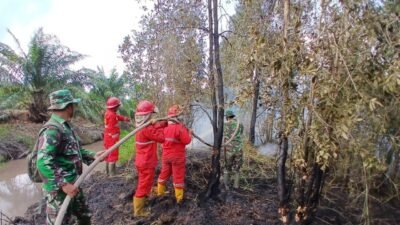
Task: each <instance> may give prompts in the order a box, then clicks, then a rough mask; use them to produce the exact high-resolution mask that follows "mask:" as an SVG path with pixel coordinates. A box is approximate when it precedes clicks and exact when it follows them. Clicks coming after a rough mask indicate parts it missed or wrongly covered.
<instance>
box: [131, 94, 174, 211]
mask: <svg viewBox="0 0 400 225" xmlns="http://www.w3.org/2000/svg"><path fill="white" fill-rule="evenodd" d="M153 113H158V109H157V107H156V106H155V105H154V104H153V103H151V102H149V101H146V100H144V101H141V102H139V104H138V106H137V108H136V112H135V121H136V127H138V126H140V125H142V124H143V123H146V122H147V121H149V120H152V118H151V117H152V114H153ZM167 125H168V124H167V121H161V122H157V123H155V122H152V124H151V125H149V126H147V127H145V128H143V129H142V130H140V131H138V132H137V134H136V137H135V140H136V143H135V146H136V156H135V166H136V169H137V172H138V177H139V178H138V179H139V180H138V184H137V187H136V192H135V196H134V197H133V213H134V216H148V214H149V213H148V212H146V211H145V210H144V205H145V201H146V197H147V196H149V194H150V192H151V188H152V187H153V180H154V175H155V170H156V167H157V163H158V159H157V142H158V143H163V142H164V128H165V127H166V126H167Z"/></svg>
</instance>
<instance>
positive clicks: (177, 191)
mask: <svg viewBox="0 0 400 225" xmlns="http://www.w3.org/2000/svg"><path fill="white" fill-rule="evenodd" d="M175 198H176V203H178V204H180V203H181V202H182V200H183V189H180V188H179V189H178V188H175Z"/></svg>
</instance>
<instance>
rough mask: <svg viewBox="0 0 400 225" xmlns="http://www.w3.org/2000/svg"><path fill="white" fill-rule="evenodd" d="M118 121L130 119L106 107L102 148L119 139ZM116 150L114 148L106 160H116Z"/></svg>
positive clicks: (113, 161)
mask: <svg viewBox="0 0 400 225" xmlns="http://www.w3.org/2000/svg"><path fill="white" fill-rule="evenodd" d="M118 121H130V119H129V118H128V117H124V116H121V115H119V114H117V112H116V111H115V110H113V109H107V111H106V113H105V114H104V143H103V144H104V148H105V149H108V148H110V147H111V146H113V145H114V144H115V143H117V142H118V141H119V135H120V128H119V124H118ZM118 151H119V149H118V148H117V149H115V150H114V151H113V152H111V153H110V154H109V155H108V156H107V158H105V161H106V162H109V163H115V162H116V161H118Z"/></svg>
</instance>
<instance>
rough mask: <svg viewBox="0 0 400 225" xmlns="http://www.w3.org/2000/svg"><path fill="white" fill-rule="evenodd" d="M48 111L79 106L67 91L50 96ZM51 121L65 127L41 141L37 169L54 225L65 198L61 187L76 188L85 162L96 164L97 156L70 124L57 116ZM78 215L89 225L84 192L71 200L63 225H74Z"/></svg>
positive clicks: (51, 130)
mask: <svg viewBox="0 0 400 225" xmlns="http://www.w3.org/2000/svg"><path fill="white" fill-rule="evenodd" d="M50 102H51V106H50V108H49V109H64V108H65V107H66V106H67V105H68V104H69V103H78V102H79V99H73V98H72V95H71V93H70V92H69V91H68V90H60V91H56V92H53V93H52V94H50ZM50 121H52V122H55V123H59V124H60V125H62V128H63V132H62V133H61V132H59V130H58V128H57V127H49V128H47V129H46V130H45V131H43V132H42V134H41V135H40V137H39V145H38V146H39V147H38V156H37V167H38V170H39V172H40V174H41V176H42V178H43V191H44V194H45V197H46V203H47V209H46V214H47V224H54V223H55V220H56V217H57V213H58V211H59V209H60V208H61V205H62V203H63V201H64V199H65V197H66V194H65V193H64V192H63V191H62V186H63V185H64V184H66V183H71V184H73V183H74V182H75V181H76V180H77V178H78V176H79V175H80V174H82V162H84V163H86V164H90V163H92V162H93V161H94V153H93V152H91V151H88V150H85V149H83V148H82V147H81V146H80V143H79V139H78V137H77V136H76V134H75V132H74V131H73V129H72V126H71V124H70V123H69V122H68V121H65V120H64V119H63V118H61V117H59V116H58V115H56V114H52V116H51V118H50ZM72 215H75V216H76V217H77V219H78V224H90V213H89V209H88V206H87V205H86V203H85V198H84V196H83V193H82V191H81V190H80V192H79V193H78V194H77V195H76V196H75V197H74V198H73V199H72V200H71V203H70V204H69V207H68V210H67V213H66V215H65V217H64V220H63V223H62V224H72V222H73V221H72V220H73V218H72V217H71V216H72Z"/></svg>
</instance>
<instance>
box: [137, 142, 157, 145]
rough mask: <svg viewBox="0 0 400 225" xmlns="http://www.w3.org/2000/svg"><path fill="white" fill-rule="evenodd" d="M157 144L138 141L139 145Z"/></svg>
mask: <svg viewBox="0 0 400 225" xmlns="http://www.w3.org/2000/svg"><path fill="white" fill-rule="evenodd" d="M153 143H156V142H155V141H148V142H140V141H136V144H137V145H148V144H153Z"/></svg>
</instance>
